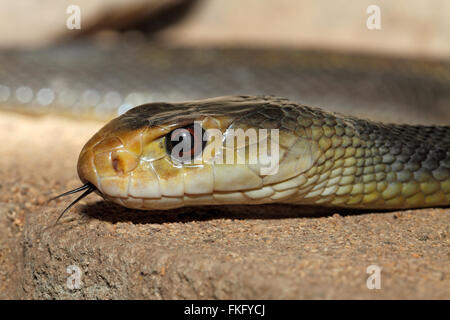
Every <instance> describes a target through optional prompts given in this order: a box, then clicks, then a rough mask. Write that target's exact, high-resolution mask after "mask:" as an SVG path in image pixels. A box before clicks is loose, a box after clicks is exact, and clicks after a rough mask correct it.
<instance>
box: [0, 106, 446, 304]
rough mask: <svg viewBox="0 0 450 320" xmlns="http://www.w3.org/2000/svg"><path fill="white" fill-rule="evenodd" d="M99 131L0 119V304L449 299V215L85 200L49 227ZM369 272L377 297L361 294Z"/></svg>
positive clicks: (60, 122) (49, 120)
mask: <svg viewBox="0 0 450 320" xmlns="http://www.w3.org/2000/svg"><path fill="white" fill-rule="evenodd" d="M100 126H101V124H100V123H97V122H78V121H73V120H67V119H62V118H53V117H46V118H36V119H33V118H29V117H26V116H22V115H17V114H8V113H0V136H2V137H3V140H4V141H8V143H6V144H4V146H3V148H2V149H1V150H0V176H1V182H0V183H1V185H2V187H1V191H2V192H1V193H0V222H1V223H0V228H1V230H0V235H1V236H0V270H1V272H0V281H1V282H0V292H1V293H0V294H1V295H0V297H1V298H15V297H21V298H27V299H30V298H37V299H48V298H56V299H70V298H85V299H86V298H89V299H91V298H99V299H120V298H122V299H123V298H134V299H136V298H137V299H140V298H145V299H197V298H211V299H225V298H233V299H246V298H252V299H264V298H268V299H285V298H292V299H300V298H309V299H320V298H330V299H335V298H351V299H361V298H369V299H372V298H375V299H382V298H387V299H390V298H406V299H417V298H425V299H449V298H450V275H449V271H450V254H449V250H448V248H449V226H450V215H449V213H450V210H449V209H425V210H408V211H403V212H384V213H370V212H365V213H359V214H344V213H343V212H337V211H333V210H331V211H330V210H318V209H313V208H307V207H293V206H281V205H273V206H259V207H250V206H235V207H210V208H207V207H205V208H186V209H178V210H172V211H170V212H153V213H146V212H141V211H132V210H127V209H123V208H120V207H118V206H115V205H112V204H108V203H105V202H103V201H101V200H100V198H99V197H98V196H90V197H88V198H87V199H86V200H85V201H84V202H82V203H81V204H79V205H76V206H75V207H74V208H73V209H72V210H71V211H70V212H69V213H68V214H67V215H66V216H65V217H63V218H62V219H61V221H60V222H59V223H58V224H57V225H56V226H53V223H54V221H55V219H56V217H57V215H58V214H59V212H61V210H62V209H63V208H64V207H65V206H66V205H67V204H68V203H69V201H70V199H67V198H64V199H60V200H57V201H56V202H54V203H50V204H46V203H45V200H46V199H47V198H48V197H50V196H51V195H55V194H57V193H59V192H62V191H65V190H68V189H69V188H73V187H76V186H78V185H79V181H78V178H77V177H76V170H75V166H76V157H77V154H78V152H79V150H80V149H81V147H82V145H83V143H84V142H85V141H86V140H87V138H88V137H89V136H91V135H92V134H93V133H94V132H95V131H96V130H97V129H98V128H99V127H100ZM8 212H9V214H8ZM12 212H15V213H14V214H13V213H12ZM370 265H377V266H379V267H380V268H381V289H379V290H375V289H374V290H369V289H368V288H367V286H366V282H367V278H368V277H369V274H367V272H366V271H367V267H369V266H370ZM69 266H76V267H78V268H79V270H80V272H81V283H80V287H79V289H74V290H72V289H69V288H68V286H67V279H68V278H69V277H70V276H71V275H70V274H69V273H68V272H67V267H69Z"/></svg>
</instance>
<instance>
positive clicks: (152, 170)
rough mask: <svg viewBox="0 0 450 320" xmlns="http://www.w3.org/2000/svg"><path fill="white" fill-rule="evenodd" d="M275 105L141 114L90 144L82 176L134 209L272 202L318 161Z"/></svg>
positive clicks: (234, 104) (225, 101) (189, 107)
mask: <svg viewBox="0 0 450 320" xmlns="http://www.w3.org/2000/svg"><path fill="white" fill-rule="evenodd" d="M268 104H269V103H268V101H267V99H264V98H261V97H260V98H254V97H252V98H250V97H222V98H215V99H208V100H201V101H193V102H185V103H178V104H166V103H152V104H147V105H142V106H139V107H136V108H133V109H131V110H130V111H128V112H127V113H125V114H123V115H121V116H120V117H118V118H116V119H113V120H112V121H110V122H109V123H108V124H106V125H105V126H104V127H103V128H102V129H101V130H100V131H99V132H97V133H96V134H95V135H94V136H93V137H92V138H91V139H90V140H89V141H88V142H87V144H86V145H85V146H84V148H83V150H82V151H81V153H80V156H79V160H78V174H79V176H80V179H81V180H82V181H83V182H84V183H90V184H92V185H94V186H95V187H96V189H97V190H96V191H97V193H99V194H100V195H101V196H103V197H104V198H105V199H108V200H111V201H113V202H116V203H118V204H121V205H123V206H126V207H129V208H137V209H169V208H174V207H180V206H184V205H198V204H202V205H203V204H218V203H249V202H251V203H264V202H271V201H272V200H273V199H271V198H270V196H271V195H273V194H275V193H276V191H274V190H273V189H271V187H268V185H270V184H274V183H276V182H280V181H283V180H286V179H287V178H291V177H293V176H294V175H296V174H298V172H301V171H302V168H299V166H300V167H301V166H304V167H308V168H309V167H310V166H311V165H312V156H311V150H310V149H308V148H309V144H308V143H306V144H305V142H304V141H303V142H301V143H300V144H299V143H298V141H296V139H293V138H292V137H293V135H292V132H291V131H292V130H291V129H288V128H286V127H281V126H280V124H281V122H280V120H279V119H282V118H283V111H281V109H280V108H279V106H270V105H268ZM277 117H278V119H277ZM286 123H287V122H286ZM251 130H254V131H255V134H254V135H252V134H251V132H250V131H251ZM238 132H240V133H243V134H244V137H243V139H240V138H239V135H237V133H238ZM249 132H250V133H249ZM275 133H276V139H275ZM181 141H183V142H187V143H183V144H182V143H181ZM230 141H232V143H231V144H229V142H230ZM263 141H264V143H262V142H263ZM295 143H297V145H296V146H295V148H291V147H292V146H293V145H294V144H295ZM263 145H265V148H266V149H264V150H265V151H264V154H263V153H261V152H263V151H261V150H263V148H262V146H263ZM180 146H182V148H179V147H180ZM253 147H254V148H253ZM180 150H181V151H180ZM199 151H200V152H199ZM299 152H300V153H302V154H301V155H302V159H300V160H299V157H300V153H299ZM280 159H282V160H283V167H282V168H280V170H279V171H278V163H279V160H280ZM274 160H276V161H274ZM275 162H276V163H275ZM271 164H276V166H277V167H276V168H275V167H273V166H272V167H271V166H270V165H271ZM265 169H266V170H265ZM275 169H276V170H275Z"/></svg>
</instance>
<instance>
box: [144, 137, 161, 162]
mask: <svg viewBox="0 0 450 320" xmlns="http://www.w3.org/2000/svg"><path fill="white" fill-rule="evenodd" d="M164 139H165V138H164V137H161V138H159V139H157V140H155V141H152V142H149V143H147V144H146V145H144V148H143V150H142V160H145V161H154V160H158V159H161V158H163V157H164V156H165V155H166V149H165V146H164Z"/></svg>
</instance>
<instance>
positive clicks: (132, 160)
mask: <svg viewBox="0 0 450 320" xmlns="http://www.w3.org/2000/svg"><path fill="white" fill-rule="evenodd" d="M138 164H139V158H138V157H136V156H135V155H134V154H133V153H131V152H128V151H126V150H114V151H112V152H111V166H112V168H113V169H114V171H115V172H116V173H117V174H119V175H124V174H127V173H128V172H130V171H132V170H134V169H135V168H136V167H137V166H138Z"/></svg>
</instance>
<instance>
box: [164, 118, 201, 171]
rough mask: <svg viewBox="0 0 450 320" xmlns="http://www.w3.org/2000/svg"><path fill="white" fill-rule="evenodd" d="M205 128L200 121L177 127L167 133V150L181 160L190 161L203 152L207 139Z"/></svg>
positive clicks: (174, 157)
mask: <svg viewBox="0 0 450 320" xmlns="http://www.w3.org/2000/svg"><path fill="white" fill-rule="evenodd" d="M204 134H205V130H204V129H203V128H202V127H201V125H200V124H198V123H193V124H190V125H188V126H185V127H181V128H177V129H175V130H173V131H171V132H169V133H168V134H167V135H166V139H165V140H166V152H167V154H168V155H170V156H171V157H172V159H176V160H177V161H180V162H184V163H185V162H190V161H192V160H193V159H194V158H195V157H197V156H198V155H199V154H201V153H202V151H203V148H204V147H205V145H206V143H207V140H206V139H203V137H204Z"/></svg>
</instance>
